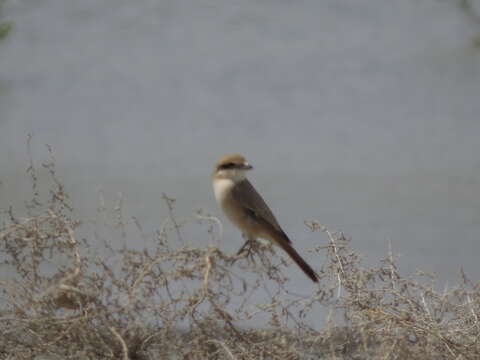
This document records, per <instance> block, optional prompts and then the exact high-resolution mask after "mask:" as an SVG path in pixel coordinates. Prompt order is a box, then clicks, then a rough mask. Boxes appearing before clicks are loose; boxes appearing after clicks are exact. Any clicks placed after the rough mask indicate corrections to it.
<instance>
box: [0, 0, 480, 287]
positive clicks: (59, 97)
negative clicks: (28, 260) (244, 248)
mask: <svg viewBox="0 0 480 360" xmlns="http://www.w3.org/2000/svg"><path fill="white" fill-rule="evenodd" d="M4 10H5V15H6V17H7V18H8V19H9V20H10V21H12V22H13V29H12V32H11V33H10V34H9V36H8V38H7V39H5V40H4V41H3V42H2V43H0V84H1V87H2V88H3V90H2V91H0V169H2V170H1V172H0V182H1V183H0V204H1V205H2V208H5V207H7V206H8V205H9V204H16V205H17V206H19V205H20V204H22V202H23V200H26V199H28V198H29V196H30V193H29V192H28V189H29V187H28V179H27V178H26V176H24V175H23V174H24V170H25V168H26V166H27V154H26V146H25V139H26V134H27V133H31V134H33V135H34V138H33V141H32V145H33V149H34V153H35V154H34V155H35V157H36V159H35V160H36V161H38V162H40V161H42V160H45V159H47V157H48V156H47V152H46V150H45V148H44V147H43V144H46V143H48V144H50V145H52V146H53V148H54V150H55V156H56V160H57V167H58V169H59V173H60V175H61V177H62V179H63V180H64V181H65V183H66V184H67V191H68V192H70V193H71V195H72V197H73V202H74V205H75V208H76V211H77V213H78V215H79V216H87V217H88V216H90V217H94V215H92V213H93V212H94V211H95V209H96V207H97V205H98V198H99V195H98V191H99V190H100V189H101V190H102V191H103V193H104V194H105V197H106V199H107V202H108V203H109V204H113V202H114V199H115V198H116V196H117V193H119V192H121V193H123V194H124V196H125V206H126V209H127V211H128V213H129V214H130V215H135V216H136V217H137V218H139V219H140V221H141V222H142V223H143V224H144V227H145V229H146V231H152V230H153V229H155V228H158V227H159V226H160V225H159V224H160V222H161V221H162V219H164V218H165V216H167V211H166V207H165V205H164V204H163V203H162V201H161V193H162V192H165V193H167V194H169V195H170V196H173V197H176V198H177V213H178V214H179V216H180V217H188V216H191V215H192V213H193V210H194V209H197V208H203V209H206V210H207V211H209V212H212V213H215V214H219V210H218V209H217V207H216V204H215V202H214V199H213V194H212V191H211V186H210V182H209V181H210V179H209V175H210V171H211V166H212V164H213V162H214V161H215V160H216V159H217V157H219V156H220V155H221V154H223V153H225V152H242V153H244V154H245V155H246V156H247V158H248V159H249V160H250V162H251V163H253V165H254V166H255V168H256V171H255V172H254V173H252V181H253V183H254V184H255V185H256V186H257V187H258V189H259V191H260V192H261V193H262V194H263V195H264V197H265V198H266V200H267V201H268V202H269V204H270V205H271V207H272V208H273V210H274V212H275V213H276V214H277V216H278V218H279V221H280V223H281V224H283V226H284V228H285V231H286V232H287V233H288V234H289V235H290V236H291V238H292V239H293V241H294V242H295V244H296V245H297V246H298V248H299V249H301V251H304V250H305V249H306V248H308V247H312V246H314V245H315V244H316V243H317V242H318V241H319V239H320V241H326V239H325V238H324V237H323V238H322V236H323V235H320V236H312V235H311V234H310V233H309V232H308V230H307V229H306V228H305V227H304V225H303V221H304V220H305V219H317V220H319V221H320V222H321V223H325V224H327V225H329V226H330V227H331V228H332V229H340V230H343V231H344V232H345V233H346V234H348V235H351V236H352V237H353V239H354V240H353V244H354V246H355V248H357V249H358V250H359V251H361V252H362V253H364V254H365V256H366V257H367V260H368V261H372V262H375V261H377V260H378V259H379V258H380V257H381V256H382V255H383V254H384V253H385V252H386V251H387V248H388V242H389V241H390V242H391V243H392V247H393V250H394V252H398V253H400V254H401V255H402V256H401V257H400V263H401V264H402V265H403V266H404V268H405V269H408V270H409V271H412V270H414V269H415V268H420V269H424V270H428V271H435V272H436V273H437V274H438V275H439V276H440V279H441V281H442V282H444V281H449V282H450V283H451V282H453V281H454V279H455V277H456V272H457V271H458V269H459V266H460V265H462V266H464V268H465V269H466V271H467V273H470V274H472V275H473V276H478V275H480V269H479V267H478V260H477V257H478V253H479V251H480V244H479V241H478V234H479V230H480V192H479V185H480V179H479V175H480V158H479V155H478V154H479V152H480V141H479V135H480V119H479V114H480V101H479V99H480V98H479V94H480V51H478V49H475V48H474V47H473V46H472V37H473V36H475V34H477V33H478V31H480V29H479V28H478V24H474V23H473V22H471V21H470V20H469V19H468V17H466V16H465V14H463V13H462V12H461V11H460V9H458V8H457V7H456V6H455V3H454V1H451V2H449V1H434V0H424V1H419V0H404V1H397V2H385V1H380V0H368V1H367V0H357V1H347V0H327V1H321V2H320V1H313V0H312V1H307V0H305V1H295V2H292V1H271V0H265V1H261V2H258V1H252V0H250V1H248V0H247V1H242V2H229V1H219V0H203V1H198V0H195V1H193V0H190V1H189V0H185V1H178V0H175V1H168V0H162V1H158V0H138V1H135V2H131V1H126V0H104V1H102V2H98V1H93V0H82V1H73V0H71V1H65V0H42V1H28V0H7V1H6V4H5V9H4ZM225 230H226V232H225V241H226V244H225V247H226V248H227V249H231V250H233V249H236V248H238V247H239V246H240V244H241V238H240V236H239V234H238V232H237V231H236V230H235V229H234V228H233V227H232V226H230V225H227V224H226V229H225ZM186 237H187V241H190V242H196V241H201V240H199V239H198V234H197V233H196V232H195V230H192V232H188V231H187V232H186ZM292 276H293V277H295V278H297V277H298V278H299V279H301V281H300V282H299V283H298V284H300V285H299V286H300V287H303V289H304V290H305V291H308V289H309V282H308V280H307V281H304V282H303V275H302V274H301V273H300V272H299V271H298V270H297V269H295V268H294V267H293V266H292Z"/></svg>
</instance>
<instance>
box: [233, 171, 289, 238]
mask: <svg viewBox="0 0 480 360" xmlns="http://www.w3.org/2000/svg"><path fill="white" fill-rule="evenodd" d="M232 196H233V197H234V199H235V200H236V201H237V202H238V203H239V204H241V205H242V207H244V208H245V211H247V212H249V213H251V214H253V215H254V216H255V217H256V218H257V221H259V222H261V223H266V224H268V225H269V226H271V227H272V228H273V230H276V231H278V232H281V233H283V230H282V228H281V227H280V225H279V224H278V222H277V219H275V216H274V215H273V213H272V210H270V208H269V207H268V205H267V204H266V203H265V201H264V200H263V199H262V197H261V196H260V194H259V193H258V192H257V191H256V190H255V188H254V187H253V186H252V184H251V183H250V181H248V180H247V179H245V180H243V181H241V182H239V183H238V184H237V185H236V186H235V187H234V188H233V191H232Z"/></svg>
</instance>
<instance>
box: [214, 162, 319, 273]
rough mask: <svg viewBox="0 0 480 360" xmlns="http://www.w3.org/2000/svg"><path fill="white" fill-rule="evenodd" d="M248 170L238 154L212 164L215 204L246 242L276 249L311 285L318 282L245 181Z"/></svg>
mask: <svg viewBox="0 0 480 360" xmlns="http://www.w3.org/2000/svg"><path fill="white" fill-rule="evenodd" d="M251 169H253V167H252V166H251V165H250V164H249V163H248V162H247V161H246V160H245V158H244V157H243V156H242V155H240V154H228V155H224V156H222V157H221V158H220V159H219V160H218V161H217V162H216V164H215V167H214V169H213V174H212V183H213V191H214V193H215V198H216V200H217V202H218V204H219V205H220V207H221V209H222V210H223V212H224V213H225V215H226V216H227V217H228V219H229V220H230V221H231V222H232V223H233V224H234V225H235V226H237V227H238V228H239V229H240V231H241V232H242V233H243V236H244V237H245V238H246V239H247V242H250V241H255V240H256V239H257V238H261V239H265V240H268V241H270V242H272V243H273V244H275V245H277V246H280V247H281V248H282V249H283V250H284V251H285V252H286V253H287V254H288V255H289V256H290V257H291V258H292V260H293V261H295V263H296V264H297V265H298V266H300V268H301V269H302V270H303V272H304V273H305V274H306V275H307V276H308V277H309V278H310V279H312V281H314V282H318V275H317V274H316V273H315V271H314V270H313V269H312V268H311V267H310V265H308V264H307V263H306V262H305V260H303V259H302V257H301V256H300V255H299V254H298V253H297V251H296V250H295V249H294V248H293V247H292V245H291V244H292V242H291V241H290V239H289V238H288V236H287V235H286V234H285V232H284V231H283V230H282V228H281V227H280V225H279V224H278V222H277V219H276V218H275V216H274V215H273V213H272V211H271V210H270V208H269V207H268V205H267V204H266V203H265V201H264V200H263V199H262V197H261V196H260V194H259V193H258V192H257V191H256V190H255V188H254V187H253V186H252V184H251V183H250V181H248V179H247V178H246V172H247V171H249V170H251ZM244 246H245V245H244ZM244 246H242V248H241V249H240V252H241V251H242V250H243V248H244Z"/></svg>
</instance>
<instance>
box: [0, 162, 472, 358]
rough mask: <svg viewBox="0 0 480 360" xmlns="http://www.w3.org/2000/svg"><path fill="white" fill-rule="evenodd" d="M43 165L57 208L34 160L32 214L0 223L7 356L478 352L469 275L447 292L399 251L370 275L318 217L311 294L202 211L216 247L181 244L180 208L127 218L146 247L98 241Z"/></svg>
mask: <svg viewBox="0 0 480 360" xmlns="http://www.w3.org/2000/svg"><path fill="white" fill-rule="evenodd" d="M41 170H42V171H44V172H47V173H49V174H50V177H51V179H52V190H51V192H50V195H49V200H48V201H44V202H42V203H41V201H40V198H41V195H40V194H39V193H38V190H37V188H36V183H37V172H36V170H35V169H34V167H33V166H31V167H30V168H29V173H30V175H31V177H32V179H33V185H34V199H33V201H31V202H30V203H29V206H28V207H29V213H30V214H31V215H30V216H29V217H28V218H19V217H18V216H17V215H15V212H14V211H13V210H12V209H10V210H7V211H5V212H4V215H3V219H2V222H3V225H2V226H1V228H0V269H1V271H2V273H3V274H11V276H8V277H6V278H5V276H2V280H1V282H0V294H1V297H0V320H1V321H0V333H1V335H0V359H35V358H37V359H125V360H127V359H231V360H233V359H479V358H480V344H479V339H478V338H479V333H480V331H479V330H480V322H479V318H478V317H479V316H480V290H479V284H478V283H473V282H471V281H470V280H468V279H467V277H466V276H465V275H463V277H462V278H461V279H460V281H459V284H458V285H457V286H456V287H455V288H453V289H451V290H449V291H444V292H441V293H439V292H437V291H436V290H435V288H434V285H433V284H434V283H433V281H432V279H430V278H429V277H426V276H423V277H422V276H419V275H418V274H417V275H415V276H412V277H406V276H404V275H402V274H400V273H399V272H398V271H397V267H396V265H395V260H394V257H393V255H392V254H387V256H386V258H385V259H383V260H381V261H380V262H379V265H378V267H375V268H364V267H362V264H361V259H360V257H359V255H358V254H356V253H355V252H354V251H353V250H352V248H351V246H350V241H349V239H347V238H346V237H345V236H344V235H343V234H342V233H332V232H330V231H328V230H327V229H326V228H324V227H323V226H321V225H319V224H318V223H316V222H308V223H306V225H307V227H308V228H309V230H311V231H312V232H316V235H315V234H313V236H317V238H318V243H319V244H321V245H319V246H317V247H316V248H315V249H314V250H313V252H314V253H315V254H314V255H312V254H310V256H309V259H310V261H312V263H313V264H315V260H314V259H317V261H316V266H315V267H316V268H317V270H318V273H319V275H320V277H321V281H320V285H319V286H316V285H315V286H313V285H312V289H311V293H309V294H307V295H299V294H297V293H295V284H293V283H292V282H290V281H289V280H288V279H287V277H286V276H285V274H284V270H285V268H286V266H290V264H288V263H286V262H284V261H283V260H282V258H281V257H280V256H273V257H272V256H266V255H267V251H268V249H264V250H263V251H260V252H259V253H258V254H256V255H255V256H254V258H253V259H252V258H248V259H247V258H236V257H234V256H231V255H229V254H225V253H224V252H223V251H222V250H221V246H220V244H219V243H218V239H216V237H217V235H215V234H217V233H218V231H217V221H216V220H215V219H214V218H211V217H208V216H206V215H200V216H199V219H201V220H199V221H201V222H203V224H208V225H209V227H210V231H209V233H207V232H205V234H203V232H204V230H203V229H204V228H205V226H204V225H199V236H203V237H207V236H210V237H211V238H212V241H211V245H210V246H207V247H203V248H202V247H201V248H197V247H192V246H187V245H181V243H180V242H179V241H177V240H178V239H177V237H178V230H179V229H178V228H179V227H181V224H179V223H178V222H175V221H172V219H173V211H172V212H171V216H170V221H168V222H166V225H165V226H164V227H163V228H161V229H160V230H158V231H157V232H156V233H155V234H154V235H152V236H147V235H145V234H144V233H143V231H142V229H141V226H140V225H139V223H138V221H137V220H131V221H121V222H120V223H119V225H120V227H121V229H123V228H124V227H134V228H135V229H136V231H137V232H138V234H139V237H140V238H142V239H143V240H144V241H145V242H146V243H147V245H148V246H146V248H145V249H143V250H135V249H131V248H127V247H126V246H118V244H119V243H122V241H118V239H115V238H112V239H111V241H106V242H105V243H104V244H103V245H102V246H100V242H99V241H97V240H95V241H92V240H90V239H85V238H79V235H78V234H79V233H80V232H81V228H82V227H83V226H87V225H88V224H82V223H81V222H80V221H77V220H75V218H74V217H73V214H72V210H71V207H70V205H69V203H68V196H67V195H66V193H65V191H64V187H63V185H62V183H61V182H60V181H59V180H58V179H57V176H56V174H55V167H54V163H53V162H50V163H48V164H44V165H43V168H42V169H41ZM165 201H166V202H167V205H168V207H169V209H170V210H173V201H172V200H171V199H168V198H167V197H165ZM118 211H120V210H119V209H117V212H118ZM129 232H130V230H129ZM112 233H113V232H112ZM125 233H126V232H124V234H125ZM192 242H195V241H192ZM213 244H216V245H213ZM258 299H262V300H261V301H259V300H258ZM321 308H323V309H324V311H326V312H327V313H328V314H329V316H327V319H326V320H325V321H322V322H321V323H320V321H315V318H314V316H315V315H314V314H318V313H319V309H321ZM316 316H318V315H316ZM314 323H316V325H315V326H313V325H312V324H314ZM259 324H263V325H261V326H259Z"/></svg>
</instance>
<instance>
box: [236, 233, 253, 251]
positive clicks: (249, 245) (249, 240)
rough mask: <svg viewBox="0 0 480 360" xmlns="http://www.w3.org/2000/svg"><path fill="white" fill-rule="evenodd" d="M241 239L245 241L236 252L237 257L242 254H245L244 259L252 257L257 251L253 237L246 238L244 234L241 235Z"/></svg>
mask: <svg viewBox="0 0 480 360" xmlns="http://www.w3.org/2000/svg"><path fill="white" fill-rule="evenodd" d="M242 237H243V238H244V239H246V241H245V243H244V244H243V245H242V247H241V248H240V249H239V250H238V251H237V256H240V255H241V254H242V253H243V252H246V257H253V254H254V253H255V252H256V251H257V250H258V243H257V240H256V239H255V238H253V237H248V236H247V235H245V234H242Z"/></svg>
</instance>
